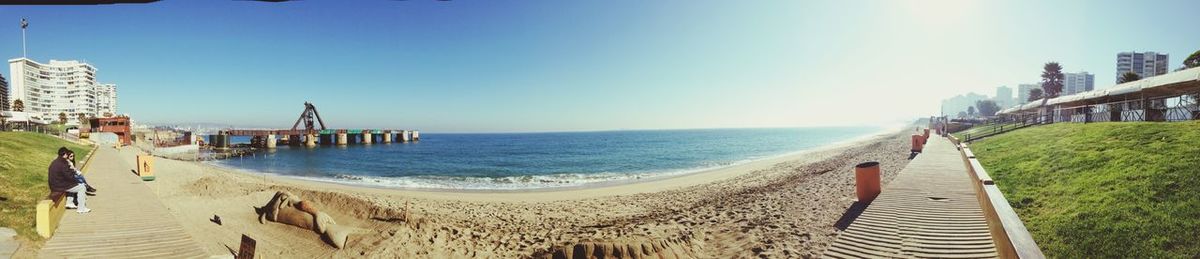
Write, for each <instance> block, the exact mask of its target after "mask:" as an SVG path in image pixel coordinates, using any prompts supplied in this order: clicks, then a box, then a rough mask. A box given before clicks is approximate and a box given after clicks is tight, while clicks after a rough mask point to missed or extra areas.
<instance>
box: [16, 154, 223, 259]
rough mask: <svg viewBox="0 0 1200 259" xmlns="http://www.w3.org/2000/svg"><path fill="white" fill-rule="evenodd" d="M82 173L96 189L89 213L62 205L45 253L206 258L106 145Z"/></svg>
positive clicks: (78, 255)
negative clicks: (65, 209) (60, 215)
mask: <svg viewBox="0 0 1200 259" xmlns="http://www.w3.org/2000/svg"><path fill="white" fill-rule="evenodd" d="M95 156H96V157H94V158H93V159H92V161H91V163H93V164H92V165H91V166H89V167H88V171H87V172H85V174H84V176H86V177H87V180H88V182H89V183H91V184H92V185H93V186H95V187H96V188H97V189H99V192H98V195H97V196H91V197H88V203H87V205H88V207H89V208H91V209H92V212H90V213H87V214H78V213H76V212H75V210H67V211H66V215H63V218H62V221H61V222H60V223H59V226H60V227H59V228H58V231H56V232H55V234H54V236H53V237H51V238H50V240H49V241H47V242H46V245H45V246H44V247H42V250H41V251H40V254H39V257H45V258H60V257H67V258H208V257H209V255H208V253H207V252H205V251H204V249H202V248H201V247H200V245H199V244H197V243H196V242H195V241H193V240H192V237H191V236H189V235H188V234H187V233H186V232H184V230H183V228H182V227H181V226H180V225H179V222H177V221H176V220H175V217H174V216H172V215H171V214H170V213H169V212H168V211H167V207H166V206H164V205H163V204H162V202H161V201H159V199H158V197H157V196H155V195H154V193H153V192H152V191H151V189H150V188H149V187H148V186H146V184H145V183H142V180H141V178H139V177H138V176H137V175H135V174H134V173H133V171H132V170H133V169H134V167H133V165H130V164H129V163H128V162H127V161H125V160H123V159H121V158H120V157H119V154H118V151H117V150H114V149H112V148H111V147H101V148H98V149H96V154H95Z"/></svg>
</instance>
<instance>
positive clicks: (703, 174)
mask: <svg viewBox="0 0 1200 259" xmlns="http://www.w3.org/2000/svg"><path fill="white" fill-rule="evenodd" d="M905 128H906V127H904V126H898V127H897V126H889V127H881V128H880V130H878V131H875V132H871V133H867V134H863V135H861V136H855V137H852V138H848V139H843V140H838V141H834V142H831V143H827V144H823V145H818V146H814V147H811V148H807V149H802V150H797V151H789V152H786V153H782V154H777V155H770V156H765V157H759V158H750V159H745V160H742V161H738V162H734V163H731V164H728V165H721V166H714V167H708V168H697V169H681V170H676V171H665V172H655V173H648V174H651V175H650V176H648V177H637V178H625V179H615V180H601V181H597V182H588V183H583V184H580V185H575V186H551V187H530V188H437V187H428V188H426V187H406V186H386V185H381V184H371V183H366V182H351V181H340V180H338V179H336V178H327V177H304V176H293V175H285V174H277V173H268V172H260V171H255V170H249V169H242V168H237V167H232V166H227V165H222V164H219V163H218V162H216V161H194V162H197V163H200V164H202V165H204V166H211V167H215V168H218V169H221V170H227V171H234V172H238V173H241V174H245V175H247V176H251V177H265V178H274V179H277V180H282V181H287V182H292V183H295V184H317V185H322V186H325V187H331V186H327V185H332V186H337V187H343V188H364V189H374V190H379V191H389V190H390V191H400V192H418V193H480V194H503V193H553V192H571V191H580V190H587V189H594V188H610V187H621V186H623V185H635V184H643V183H655V182H666V181H671V180H680V178H702V179H694V180H693V179H682V180H690V181H687V182H688V183H690V185H694V184H698V183H702V182H705V181H720V180H724V179H728V178H731V177H736V176H738V175H740V174H739V173H745V172H749V171H754V170H760V169H763V168H764V167H767V166H770V165H774V164H778V163H782V162H786V161H793V160H798V159H803V158H804V156H807V155H812V154H816V153H821V152H828V151H831V150H836V149H839V148H845V147H848V146H852V145H855V144H862V143H867V142H870V141H873V140H878V139H881V138H885V137H887V136H889V135H892V134H897V133H899V132H900V131H902V130H904V129H905ZM719 174H725V175H719ZM669 186H670V187H686V186H689V185H680V184H669ZM656 190H663V188H659V189H656ZM650 191H655V190H650ZM618 194H624V192H623V193H618Z"/></svg>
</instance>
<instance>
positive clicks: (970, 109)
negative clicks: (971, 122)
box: [967, 106, 975, 116]
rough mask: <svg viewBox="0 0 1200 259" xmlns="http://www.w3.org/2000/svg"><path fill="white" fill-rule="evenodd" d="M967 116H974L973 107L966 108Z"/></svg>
mask: <svg viewBox="0 0 1200 259" xmlns="http://www.w3.org/2000/svg"><path fill="white" fill-rule="evenodd" d="M967 115H971V116H975V106H969V107H967Z"/></svg>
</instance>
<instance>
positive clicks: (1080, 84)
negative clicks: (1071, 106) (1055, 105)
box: [1059, 72, 1096, 95]
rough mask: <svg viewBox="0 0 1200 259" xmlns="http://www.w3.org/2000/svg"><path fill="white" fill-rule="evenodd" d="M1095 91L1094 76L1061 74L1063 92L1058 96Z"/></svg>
mask: <svg viewBox="0 0 1200 259" xmlns="http://www.w3.org/2000/svg"><path fill="white" fill-rule="evenodd" d="M1095 89H1096V75H1093V74H1088V72H1079V73H1063V92H1062V93H1061V94H1059V95H1071V94H1077V93H1082V92H1087V91H1091V90H1095Z"/></svg>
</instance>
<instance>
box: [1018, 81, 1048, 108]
mask: <svg viewBox="0 0 1200 259" xmlns="http://www.w3.org/2000/svg"><path fill="white" fill-rule="evenodd" d="M1034 88H1037V89H1042V86H1041V85H1038V84H1019V85H1017V103H1018V104H1026V103H1029V90H1033V89H1034Z"/></svg>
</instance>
